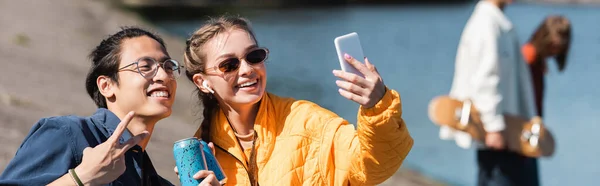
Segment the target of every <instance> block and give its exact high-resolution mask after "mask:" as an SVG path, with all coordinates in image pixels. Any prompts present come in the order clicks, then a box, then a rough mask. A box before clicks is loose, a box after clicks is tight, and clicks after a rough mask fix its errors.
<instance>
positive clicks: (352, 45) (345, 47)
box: [333, 32, 365, 77]
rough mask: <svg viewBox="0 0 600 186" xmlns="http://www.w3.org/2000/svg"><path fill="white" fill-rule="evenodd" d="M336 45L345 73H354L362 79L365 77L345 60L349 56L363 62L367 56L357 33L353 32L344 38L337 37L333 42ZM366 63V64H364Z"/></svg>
mask: <svg viewBox="0 0 600 186" xmlns="http://www.w3.org/2000/svg"><path fill="white" fill-rule="evenodd" d="M333 42H334V43H335V49H336V50H337V55H338V60H339V61H340V67H342V70H343V71H344V72H350V73H354V74H356V75H359V76H361V77H364V75H363V74H362V73H360V72H359V71H358V70H356V68H354V67H353V66H352V65H350V63H348V62H346V60H345V59H344V54H345V53H346V54H348V55H350V56H352V57H353V58H355V59H356V60H358V61H361V62H363V60H364V58H365V55H364V54H363V50H362V46H361V45H360V39H359V38H358V34H357V33H356V32H352V33H349V34H346V35H343V36H339V37H336V38H335V40H334V41H333ZM363 63H364V62H363Z"/></svg>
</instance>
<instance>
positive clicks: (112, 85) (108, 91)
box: [96, 76, 117, 100]
mask: <svg viewBox="0 0 600 186" xmlns="http://www.w3.org/2000/svg"><path fill="white" fill-rule="evenodd" d="M96 85H98V91H100V94H102V95H103V96H104V97H105V98H106V99H109V100H110V99H111V98H113V97H114V96H115V90H116V88H117V84H116V82H114V81H113V80H112V79H111V78H110V77H107V76H99V77H98V78H97V79H96Z"/></svg>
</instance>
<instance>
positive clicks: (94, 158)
mask: <svg viewBox="0 0 600 186" xmlns="http://www.w3.org/2000/svg"><path fill="white" fill-rule="evenodd" d="M133 116H134V113H133V112H129V113H128V114H127V115H126V116H125V118H123V120H122V121H121V123H119V125H118V126H117V128H116V130H115V132H114V133H113V134H112V135H111V136H110V137H109V138H108V139H107V140H106V141H105V142H104V143H101V144H99V145H97V146H96V147H94V148H91V147H87V148H85V149H84V150H83V158H82V161H81V164H79V165H78V166H77V167H75V173H76V174H77V175H78V177H79V178H80V179H81V181H82V182H83V183H84V184H85V185H101V184H107V183H110V182H112V181H114V180H116V179H117V178H119V176H121V174H123V173H124V172H125V152H127V150H129V149H130V148H131V147H133V146H135V145H136V144H137V143H139V142H140V141H142V139H144V138H145V137H146V136H148V131H144V132H142V133H141V134H139V135H136V136H134V137H132V138H131V139H129V140H127V142H125V143H123V144H120V143H119V138H120V137H121V135H122V134H123V132H124V131H125V130H126V129H127V125H128V124H129V122H130V121H131V119H132V118H133Z"/></svg>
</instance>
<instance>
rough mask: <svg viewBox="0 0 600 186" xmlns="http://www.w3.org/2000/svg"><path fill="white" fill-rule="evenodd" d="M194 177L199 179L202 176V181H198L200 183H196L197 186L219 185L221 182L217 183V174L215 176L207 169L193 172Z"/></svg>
mask: <svg viewBox="0 0 600 186" xmlns="http://www.w3.org/2000/svg"><path fill="white" fill-rule="evenodd" d="M193 178H194V179H196V180H199V179H202V178H204V180H202V182H200V184H198V186H208V185H210V186H220V185H221V183H219V180H217V176H215V173H214V172H213V171H209V170H201V171H198V173H196V174H194V176H193Z"/></svg>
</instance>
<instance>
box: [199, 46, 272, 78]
mask: <svg viewBox="0 0 600 186" xmlns="http://www.w3.org/2000/svg"><path fill="white" fill-rule="evenodd" d="M256 50H265V59H263V60H262V61H261V62H259V63H255V64H250V63H248V60H246V57H247V56H248V54H250V53H251V52H254V51H256ZM243 56H244V57H241V58H240V57H237V56H236V57H230V58H227V59H226V60H228V59H231V58H236V59H237V60H239V61H240V67H238V68H237V69H236V70H234V71H231V72H223V71H221V70H219V65H221V64H222V63H224V62H225V61H226V60H223V61H221V62H219V64H217V65H215V66H212V67H208V68H206V70H205V71H206V72H208V71H209V70H212V71H213V72H217V73H218V75H222V74H229V73H233V72H236V71H238V70H240V68H241V63H242V61H246V63H248V64H249V65H250V66H254V65H258V64H260V63H266V62H267V59H269V49H268V48H266V47H256V48H254V49H252V50H250V51H248V52H246V53H245V54H244V55H243ZM205 74H208V73H205Z"/></svg>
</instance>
